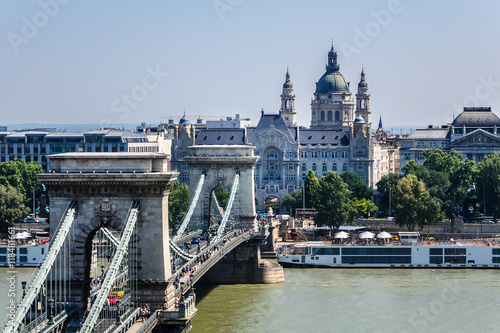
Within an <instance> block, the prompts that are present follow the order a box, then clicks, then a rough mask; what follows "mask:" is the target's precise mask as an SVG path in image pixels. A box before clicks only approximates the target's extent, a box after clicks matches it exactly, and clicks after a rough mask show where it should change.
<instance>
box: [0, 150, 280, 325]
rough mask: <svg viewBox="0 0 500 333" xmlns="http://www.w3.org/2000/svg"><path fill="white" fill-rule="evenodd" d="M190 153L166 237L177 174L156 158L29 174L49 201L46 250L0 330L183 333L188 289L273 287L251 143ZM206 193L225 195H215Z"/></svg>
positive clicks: (55, 161) (97, 157)
mask: <svg viewBox="0 0 500 333" xmlns="http://www.w3.org/2000/svg"><path fill="white" fill-rule="evenodd" d="M190 149H191V150H192V154H191V156H189V157H185V159H186V161H187V162H188V165H189V175H190V204H189V209H188V211H187V213H186V215H185V216H184V217H183V219H182V222H181V223H180V225H179V226H178V228H177V230H176V231H175V232H174V233H173V234H172V235H170V232H169V214H168V200H169V194H170V185H171V184H172V183H173V182H174V181H175V180H176V177H177V173H176V172H170V171H168V159H167V156H166V155H164V154H158V153H65V154H58V155H52V156H49V157H48V158H50V160H51V165H52V170H50V171H49V172H48V173H44V174H40V175H39V178H40V180H41V181H42V182H43V183H44V185H45V186H46V187H47V191H48V195H49V199H50V205H51V216H50V247H49V249H48V251H47V252H46V254H45V256H44V259H43V262H42V263H41V265H40V266H39V267H38V268H37V269H36V271H35V272H34V274H33V276H32V278H31V280H30V281H27V282H25V283H23V292H22V295H20V297H19V299H18V302H17V310H16V312H15V314H14V315H12V316H9V317H8V318H7V319H6V320H5V321H4V323H3V327H4V332H5V333H10V332H21V333H29V332H82V333H83V332H106V333H108V332H110V333H111V332H117V333H118V332H120V333H121V332H151V331H154V332H184V331H187V330H189V329H190V327H191V326H190V325H191V324H190V320H191V318H192V317H193V316H194V314H195V313H196V307H195V305H196V294H195V288H194V287H193V286H194V285H195V283H196V282H198V281H200V282H206V283H277V282H283V281H284V276H283V270H282V268H281V266H279V265H278V264H277V263H276V262H272V261H267V260H263V259H261V257H260V247H261V246H262V245H264V244H266V243H267V245H268V246H271V247H272V246H273V239H272V234H273V233H272V232H271V231H272V226H270V225H269V224H267V221H266V222H264V221H257V219H256V212H255V198H254V166H255V163H256V161H257V159H258V156H254V155H253V151H254V147H250V146H193V147H190ZM217 187H223V188H226V189H227V190H228V192H229V196H228V197H227V198H220V197H219V198H218V197H217V195H216V193H215V189H216V188H217ZM226 193H227V192H226ZM221 200H224V204H222V202H220V201H221Z"/></svg>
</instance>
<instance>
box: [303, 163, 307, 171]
mask: <svg viewBox="0 0 500 333" xmlns="http://www.w3.org/2000/svg"><path fill="white" fill-rule="evenodd" d="M302 171H307V167H306V164H305V163H302Z"/></svg>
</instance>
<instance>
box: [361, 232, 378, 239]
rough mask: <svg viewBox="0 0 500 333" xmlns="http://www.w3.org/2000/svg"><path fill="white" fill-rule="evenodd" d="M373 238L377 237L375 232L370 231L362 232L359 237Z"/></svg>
mask: <svg viewBox="0 0 500 333" xmlns="http://www.w3.org/2000/svg"><path fill="white" fill-rule="evenodd" d="M373 237H375V234H374V233H373V232H370V231H365V232H362V233H361V234H360V235H359V238H361V239H371V238H373Z"/></svg>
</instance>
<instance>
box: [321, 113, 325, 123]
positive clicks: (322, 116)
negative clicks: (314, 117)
mask: <svg viewBox="0 0 500 333" xmlns="http://www.w3.org/2000/svg"><path fill="white" fill-rule="evenodd" d="M324 120H325V111H321V121H324Z"/></svg>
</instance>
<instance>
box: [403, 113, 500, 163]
mask: <svg viewBox="0 0 500 333" xmlns="http://www.w3.org/2000/svg"><path fill="white" fill-rule="evenodd" d="M432 148H442V149H443V150H445V151H450V150H451V149H454V150H455V151H457V152H459V153H461V154H462V160H465V159H466V158H467V159H470V160H472V161H474V162H476V163H479V162H481V161H482V160H483V158H484V156H486V155H488V154H491V153H495V152H496V153H500V118H499V117H498V116H497V115H496V114H495V113H494V112H493V111H492V110H491V107H465V108H464V111H463V112H462V113H460V114H459V115H458V116H457V117H456V118H455V119H453V122H452V123H451V124H447V125H442V126H441V127H432V126H429V128H425V129H417V130H415V131H414V132H413V133H411V134H410V135H408V137H407V138H405V139H402V140H401V149H400V159H401V167H403V166H404V165H405V164H406V163H408V162H409V161H411V160H414V161H415V162H417V163H418V164H422V163H424V161H425V157H424V155H423V154H422V152H423V151H424V150H427V149H432Z"/></svg>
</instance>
